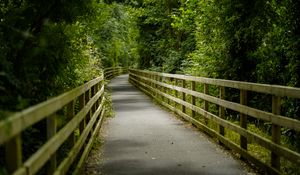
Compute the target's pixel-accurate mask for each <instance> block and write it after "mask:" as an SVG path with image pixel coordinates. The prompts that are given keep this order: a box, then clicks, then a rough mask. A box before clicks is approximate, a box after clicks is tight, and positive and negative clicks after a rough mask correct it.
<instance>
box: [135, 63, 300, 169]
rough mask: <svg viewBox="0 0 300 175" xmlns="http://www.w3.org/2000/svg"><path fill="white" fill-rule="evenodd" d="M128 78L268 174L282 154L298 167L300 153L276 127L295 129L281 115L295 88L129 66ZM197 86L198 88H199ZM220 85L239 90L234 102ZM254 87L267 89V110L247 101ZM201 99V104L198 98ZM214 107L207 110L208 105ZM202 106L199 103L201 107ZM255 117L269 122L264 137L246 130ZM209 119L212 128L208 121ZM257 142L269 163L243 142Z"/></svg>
mask: <svg viewBox="0 0 300 175" xmlns="http://www.w3.org/2000/svg"><path fill="white" fill-rule="evenodd" d="M129 81H130V82H131V83H132V84H134V85H135V86H136V87H138V88H139V89H141V90H142V91H144V92H145V93H147V94H148V95H150V96H151V97H153V98H154V99H156V100H157V101H158V102H160V103H161V104H162V105H163V106H165V107H167V108H169V109H170V110H172V111H174V112H175V113H177V114H178V115H180V116H181V117H183V118H184V119H186V120H188V121H190V122H191V123H193V124H194V125H196V126H197V127H198V128H199V129H201V130H203V131H204V132H206V133H207V134H209V135H210V136H212V137H214V138H217V139H218V141H219V142H220V144H223V145H225V146H226V147H228V148H230V149H232V150H234V151H235V152H237V153H239V154H240V155H241V157H242V158H243V159H246V160H248V161H250V162H252V163H253V164H254V165H256V166H257V167H259V168H260V169H262V170H264V171H265V172H268V173H269V174H280V173H281V171H280V169H281V165H280V164H281V162H280V159H281V158H284V159H286V160H288V161H289V162H290V163H292V164H293V165H295V166H296V167H299V166H300V154H299V153H298V152H296V151H293V150H291V149H289V148H288V147H287V146H284V145H282V144H281V136H282V134H281V128H285V129H291V130H294V131H296V132H299V131H300V121H299V120H296V119H292V118H288V117H285V116H283V115H281V113H280V112H281V102H282V99H283V98H287V97H288V98H294V99H299V98H300V88H293V87H286V86H277V85H268V84H257V83H249V82H240V81H230V80H222V79H211V78H203V77H195V76H186V75H177V74H167V73H158V72H151V71H142V70H136V69H130V70H129ZM199 85H200V86H201V87H202V92H199V90H197V89H199V88H197V87H199ZM209 87H213V88H215V91H217V92H218V95H214V94H211V92H209ZM225 89H226V91H227V90H228V91H229V92H230V91H232V89H235V90H236V91H239V94H240V95H239V98H240V100H239V102H234V101H229V100H228V99H225ZM251 92H257V93H260V94H269V95H270V96H272V97H271V98H270V100H271V102H270V104H271V105H272V111H271V112H269V111H264V110H260V109H256V108H254V107H250V105H247V103H248V102H249V99H247V96H248V94H250V93H251ZM200 99H201V100H202V103H201V104H200V102H199V100H200ZM213 105H214V106H216V108H217V114H216V110H215V112H213V111H212V110H211V107H212V106H213ZM200 106H202V107H200ZM225 109H226V110H228V109H229V110H232V111H235V112H236V113H238V114H239V120H240V121H239V124H236V123H234V122H232V121H229V120H227V117H226V116H225ZM199 116H203V117H204V119H203V120H201V119H200V118H199ZM250 117H252V118H255V119H259V120H263V121H265V122H268V123H270V125H271V127H272V135H271V136H270V137H269V138H268V137H265V136H262V135H259V134H257V133H255V132H253V131H251V130H249V129H247V125H248V126H249V123H248V122H247V121H248V120H249V118H250ZM209 122H214V123H215V124H216V125H217V127H213V125H209V124H208V123H209ZM225 131H226V132H227V131H231V132H234V133H236V134H238V135H239V140H238V141H232V139H229V138H228V137H226V132H225ZM250 144H251V146H253V145H259V146H261V147H264V148H265V149H266V150H268V151H269V152H270V156H269V159H270V160H269V162H265V161H262V160H261V159H260V158H259V156H255V155H253V154H251V153H250V152H249V150H248V146H250Z"/></svg>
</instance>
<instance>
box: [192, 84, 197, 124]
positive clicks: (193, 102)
mask: <svg viewBox="0 0 300 175" xmlns="http://www.w3.org/2000/svg"><path fill="white" fill-rule="evenodd" d="M191 89H192V91H196V82H195V81H192V84H191ZM191 103H192V105H194V106H195V105H196V98H195V96H193V95H192V96H191ZM192 117H193V118H195V117H196V112H195V111H194V110H192Z"/></svg>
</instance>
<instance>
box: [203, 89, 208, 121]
mask: <svg viewBox="0 0 300 175" xmlns="http://www.w3.org/2000/svg"><path fill="white" fill-rule="evenodd" d="M204 94H207V95H208V94H209V87H208V84H206V83H205V84H204ZM204 110H205V111H207V112H208V101H206V100H204ZM204 122H205V124H206V125H207V124H208V119H207V118H204Z"/></svg>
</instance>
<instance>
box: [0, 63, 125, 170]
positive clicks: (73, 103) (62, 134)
mask: <svg viewBox="0 0 300 175" xmlns="http://www.w3.org/2000/svg"><path fill="white" fill-rule="evenodd" d="M106 70H107V71H104V76H105V77H109V78H113V77H114V76H116V75H118V74H120V73H122V72H123V70H124V69H123V68H121V67H118V68H108V69H106ZM104 76H101V77H99V78H96V79H93V80H91V81H89V82H88V83H85V84H84V85H82V86H80V87H77V88H75V89H73V90H71V91H69V92H66V93H64V94H61V95H59V96H57V97H54V98H52V99H49V100H47V101H45V102H42V103H39V104H37V105H35V106H33V107H30V108H28V109H25V110H23V111H20V112H17V113H15V114H13V115H12V116H8V117H7V119H4V120H2V121H0V148H1V147H2V148H4V156H5V158H4V163H5V165H1V164H0V174H1V168H2V169H3V168H4V169H5V171H7V172H8V173H9V174H13V175H33V174H37V173H38V174H45V173H46V174H49V175H50V174H55V175H60V174H67V172H72V174H80V171H81V167H82V165H83V164H84V162H85V160H86V158H87V156H88V154H89V152H90V150H91V148H92V145H93V142H94V139H95V136H96V135H97V133H98V131H99V129H100V126H101V123H102V120H103V116H104V115H105V108H104V103H105V97H104V88H105V87H104V84H105V83H104ZM62 123H63V124H62ZM34 125H39V126H40V125H42V126H43V128H45V132H46V133H40V135H43V134H44V135H45V136H44V137H43V136H41V137H42V138H46V139H45V140H46V141H45V142H44V143H43V144H42V145H41V146H40V147H39V148H38V149H37V150H35V152H34V153H33V154H31V155H30V156H29V157H28V158H27V157H26V158H25V156H24V147H23V143H26V142H27V140H23V139H22V138H23V137H22V134H24V132H25V131H26V130H28V129H30V128H31V127H32V126H34ZM66 150H67V151H66ZM0 151H1V149H0ZM0 155H1V154H0ZM62 155H64V156H62ZM25 159H26V160H25ZM1 166H2V167H1ZM3 166H4V167H3ZM71 167H72V168H71Z"/></svg>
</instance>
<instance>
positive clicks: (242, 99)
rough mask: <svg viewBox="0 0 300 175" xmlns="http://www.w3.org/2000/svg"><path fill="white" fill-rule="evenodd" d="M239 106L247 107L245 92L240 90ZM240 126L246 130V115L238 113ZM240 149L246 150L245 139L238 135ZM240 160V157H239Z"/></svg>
mask: <svg viewBox="0 0 300 175" xmlns="http://www.w3.org/2000/svg"><path fill="white" fill-rule="evenodd" d="M240 104H241V105H247V91H246V90H240ZM240 126H241V127H242V128H245V129H247V115H246V114H243V113H240ZM240 147H241V148H243V149H245V150H247V138H246V137H244V136H242V135H240ZM241 158H242V157H241Z"/></svg>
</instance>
